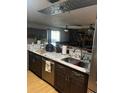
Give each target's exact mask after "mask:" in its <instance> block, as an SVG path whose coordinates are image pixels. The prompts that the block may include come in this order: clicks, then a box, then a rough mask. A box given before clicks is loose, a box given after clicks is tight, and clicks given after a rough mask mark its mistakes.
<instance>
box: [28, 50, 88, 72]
mask: <svg viewBox="0 0 124 93" xmlns="http://www.w3.org/2000/svg"><path fill="white" fill-rule="evenodd" d="M28 51H31V52H33V53H36V54H38V55H41V56H43V57H46V58H49V59H51V60H54V61H56V62H58V63H61V64H63V65H66V66H68V67H70V68H73V69H75V70H78V71H80V72H84V73H87V74H89V66H88V67H87V68H83V67H79V66H76V65H74V64H71V63H67V62H65V61H63V60H61V59H63V58H67V57H70V56H69V55H68V54H66V55H63V54H62V53H56V52H47V51H42V50H31V49H28ZM89 65H90V64H89Z"/></svg>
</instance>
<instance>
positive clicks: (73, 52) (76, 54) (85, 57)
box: [69, 48, 92, 63]
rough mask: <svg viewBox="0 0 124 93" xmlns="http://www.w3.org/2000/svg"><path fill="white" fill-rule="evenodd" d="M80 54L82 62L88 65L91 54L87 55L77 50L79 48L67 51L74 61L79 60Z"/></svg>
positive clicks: (85, 52)
mask: <svg viewBox="0 0 124 93" xmlns="http://www.w3.org/2000/svg"><path fill="white" fill-rule="evenodd" d="M81 52H82V57H83V62H86V63H89V62H91V58H92V53H89V52H87V51H85V50H82V51H81V49H79V48H71V49H69V55H70V56H71V57H73V58H76V59H79V60H80V59H81Z"/></svg>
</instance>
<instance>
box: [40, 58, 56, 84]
mask: <svg viewBox="0 0 124 93" xmlns="http://www.w3.org/2000/svg"><path fill="white" fill-rule="evenodd" d="M42 61H43V62H42V79H43V80H45V81H46V82H48V83H49V84H51V85H54V68H55V65H54V62H53V61H51V60H50V59H47V58H42ZM47 61H49V63H50V66H51V67H50V68H51V71H50V72H48V71H46V69H45V68H46V62H47Z"/></svg>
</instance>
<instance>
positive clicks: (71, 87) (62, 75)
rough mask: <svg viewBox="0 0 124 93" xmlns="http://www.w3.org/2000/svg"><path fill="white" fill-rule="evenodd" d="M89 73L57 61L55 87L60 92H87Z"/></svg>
mask: <svg viewBox="0 0 124 93" xmlns="http://www.w3.org/2000/svg"><path fill="white" fill-rule="evenodd" d="M87 86H88V75H87V74H85V73H81V72H79V71H76V70H73V69H71V68H68V67H66V66H64V65H61V64H58V63H56V65H55V88H56V89H57V90H58V91H59V92H60V93H87Z"/></svg>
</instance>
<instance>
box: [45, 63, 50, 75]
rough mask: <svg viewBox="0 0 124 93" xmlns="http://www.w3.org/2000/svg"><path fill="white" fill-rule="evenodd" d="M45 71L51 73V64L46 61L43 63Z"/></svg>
mask: <svg viewBox="0 0 124 93" xmlns="http://www.w3.org/2000/svg"><path fill="white" fill-rule="evenodd" d="M45 71H47V72H49V73H50V72H51V62H50V61H46V62H45Z"/></svg>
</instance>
